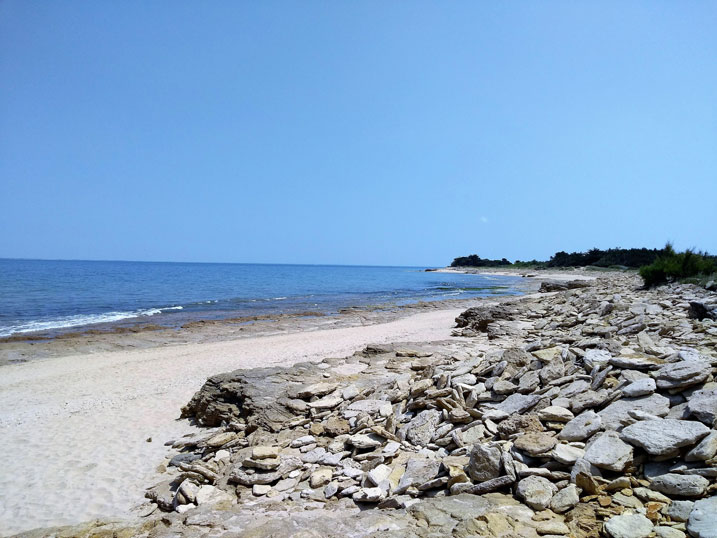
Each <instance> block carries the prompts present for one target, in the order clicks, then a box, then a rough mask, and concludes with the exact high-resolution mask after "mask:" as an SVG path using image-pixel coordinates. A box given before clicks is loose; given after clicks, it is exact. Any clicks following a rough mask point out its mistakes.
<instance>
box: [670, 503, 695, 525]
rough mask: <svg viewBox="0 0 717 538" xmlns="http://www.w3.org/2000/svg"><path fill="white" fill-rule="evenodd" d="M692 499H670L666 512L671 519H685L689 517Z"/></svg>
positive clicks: (692, 506) (693, 504) (692, 504)
mask: <svg viewBox="0 0 717 538" xmlns="http://www.w3.org/2000/svg"><path fill="white" fill-rule="evenodd" d="M694 506H695V502H694V501H672V502H671V503H670V504H669V505H668V506H667V509H666V514H667V515H668V516H670V518H671V519H672V520H673V521H687V520H688V519H689V518H690V512H692V508H694Z"/></svg>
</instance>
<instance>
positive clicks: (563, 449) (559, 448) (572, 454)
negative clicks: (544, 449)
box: [550, 443, 585, 465]
mask: <svg viewBox="0 0 717 538" xmlns="http://www.w3.org/2000/svg"><path fill="white" fill-rule="evenodd" d="M550 455H551V456H552V458H553V459H554V460H555V461H557V462H559V463H562V464H563V465H573V464H574V463H575V462H576V461H578V460H579V459H580V458H583V457H584V456H585V450H584V449H582V448H578V447H575V446H570V445H566V444H563V443H561V444H558V445H555V447H554V448H553V451H552V452H551V453H550Z"/></svg>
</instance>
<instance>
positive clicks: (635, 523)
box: [605, 514, 653, 538]
mask: <svg viewBox="0 0 717 538" xmlns="http://www.w3.org/2000/svg"><path fill="white" fill-rule="evenodd" d="M652 529H653V525H652V521H650V520H649V519H647V518H646V517H645V516H643V515H642V514H621V515H619V516H613V517H611V518H610V519H608V520H607V521H606V522H605V532H607V534H608V535H610V536H612V538H646V537H647V536H649V535H650V534H651V533H652Z"/></svg>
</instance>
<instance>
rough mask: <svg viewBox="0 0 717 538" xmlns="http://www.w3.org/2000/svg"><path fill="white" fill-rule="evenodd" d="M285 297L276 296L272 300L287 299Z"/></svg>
mask: <svg viewBox="0 0 717 538" xmlns="http://www.w3.org/2000/svg"><path fill="white" fill-rule="evenodd" d="M285 299H286V297H274V298H273V299H272V301H283V300H285Z"/></svg>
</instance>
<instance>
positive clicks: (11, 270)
mask: <svg viewBox="0 0 717 538" xmlns="http://www.w3.org/2000/svg"><path fill="white" fill-rule="evenodd" d="M521 280H522V279H521V278H520V277H518V276H495V275H474V274H456V273H441V272H434V271H431V272H427V271H426V268H425V267H376V266H351V265H269V264H246V263H173V262H129V261H64V260H20V259H0V337H7V336H12V335H18V334H23V333H32V332H37V331H41V332H43V333H50V334H60V333H62V332H63V331H64V332H67V331H69V330H72V331H76V330H78V329H85V328H92V327H96V326H97V324H104V325H106V324H127V325H131V324H136V323H147V322H151V323H156V324H160V325H163V326H170V327H179V326H181V325H182V324H184V323H186V322H187V321H194V320H220V319H228V318H241V317H245V316H246V317H251V316H272V315H276V314H294V313H296V314H298V313H306V312H315V313H318V314H322V315H336V314H338V313H339V312H341V311H345V310H346V309H351V308H387V309H388V308H396V307H399V306H405V305H409V304H411V303H417V302H421V301H442V300H447V299H468V298H472V297H485V296H491V295H516V294H519V293H521V291H520V281H521ZM104 325H103V326H104Z"/></svg>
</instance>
